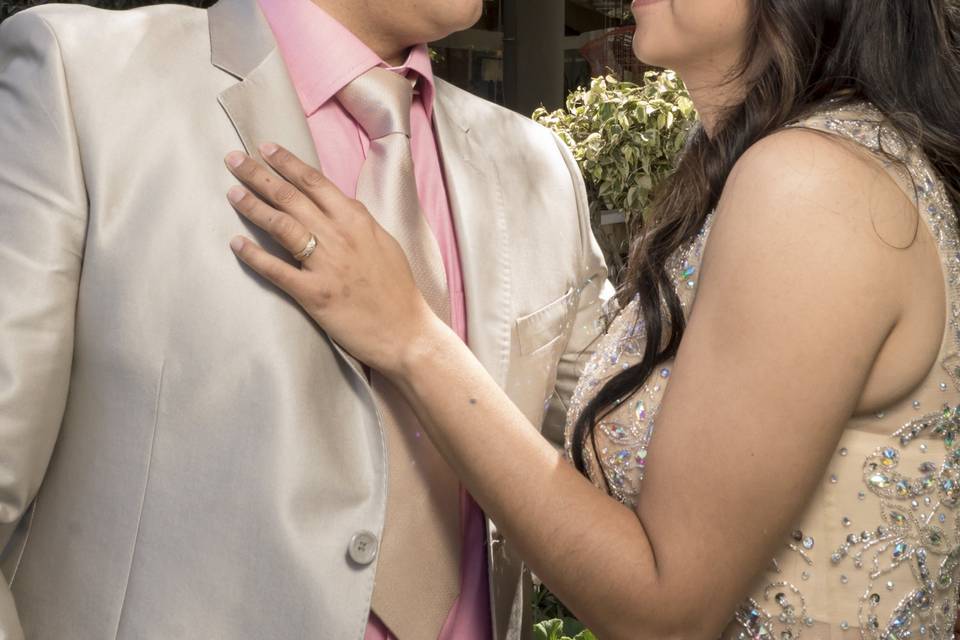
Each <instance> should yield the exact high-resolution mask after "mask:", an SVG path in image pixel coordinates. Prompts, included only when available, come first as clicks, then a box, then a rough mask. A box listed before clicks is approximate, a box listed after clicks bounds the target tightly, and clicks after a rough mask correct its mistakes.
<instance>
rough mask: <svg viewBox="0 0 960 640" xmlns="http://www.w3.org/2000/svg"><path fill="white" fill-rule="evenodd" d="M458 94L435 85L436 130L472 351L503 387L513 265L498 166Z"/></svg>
mask: <svg viewBox="0 0 960 640" xmlns="http://www.w3.org/2000/svg"><path fill="white" fill-rule="evenodd" d="M464 113H465V111H464V105H459V104H457V92H456V90H455V89H453V88H452V87H451V86H450V85H448V84H447V83H446V82H443V81H442V80H437V93H436V99H435V104H434V127H435V129H436V136H437V147H438V148H439V150H440V158H441V163H442V165H443V172H444V178H445V181H446V187H447V197H448V199H449V201H450V209H451V212H452V214H453V218H454V227H455V229H456V232H457V243H458V245H459V249H460V263H461V266H462V270H463V284H464V291H465V292H466V301H467V333H468V341H469V344H470V348H471V350H472V351H473V352H474V354H475V355H476V356H477V358H478V359H479V360H480V362H481V363H482V364H483V365H484V367H485V368H486V369H487V371H488V372H489V373H490V375H491V376H493V378H494V379H495V380H496V381H497V383H498V384H499V385H500V386H501V387H505V386H506V384H507V371H508V367H509V364H510V343H511V322H512V314H511V304H510V281H511V274H510V261H509V259H508V254H507V249H508V247H509V243H510V238H509V233H508V230H507V222H506V217H505V209H504V202H503V190H502V185H501V183H500V178H499V174H498V172H497V167H496V165H495V164H494V163H493V162H492V161H491V160H490V158H489V157H488V156H487V155H486V154H485V153H484V152H483V150H482V149H480V148H478V146H477V139H476V136H475V135H473V134H471V130H470V126H469V124H468V123H467V122H464V121H463V120H462V119H461V118H462V117H463V114H464Z"/></svg>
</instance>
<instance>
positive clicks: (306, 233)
mask: <svg viewBox="0 0 960 640" xmlns="http://www.w3.org/2000/svg"><path fill="white" fill-rule="evenodd" d="M227 198H228V199H229V200H230V203H231V204H232V205H233V207H234V209H236V210H237V211H238V212H239V213H240V214H241V215H243V217H245V218H246V219H247V220H249V221H250V222H252V223H253V224H255V225H257V226H258V227H260V228H261V229H263V230H264V231H266V232H267V233H269V234H270V236H271V237H272V238H273V239H274V240H276V241H277V242H278V243H280V246H282V247H283V248H284V249H286V250H287V251H289V252H290V254H291V255H294V256H296V255H297V254H299V253H300V252H301V251H303V249H304V248H305V247H306V246H307V243H308V242H310V238H311V237H312V235H313V233H312V232H311V231H310V230H309V229H307V227H305V226H304V225H303V224H302V223H301V222H300V221H299V220H297V219H296V218H294V217H293V216H292V215H289V214H287V213H284V212H283V211H278V210H277V209H274V208H273V207H271V206H270V205H268V204H266V203H265V202H263V201H262V200H260V198H258V197H257V196H255V195H254V194H252V193H250V192H249V191H247V190H246V189H244V188H243V187H232V188H231V189H230V191H228V192H227Z"/></svg>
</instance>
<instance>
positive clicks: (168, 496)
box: [0, 0, 609, 640]
mask: <svg viewBox="0 0 960 640" xmlns="http://www.w3.org/2000/svg"><path fill="white" fill-rule="evenodd" d="M447 1H448V0H436V2H438V3H443V2H447ZM318 4H321V3H320V2H319V1H318ZM366 5H369V7H370V8H371V9H377V10H382V11H383V12H386V13H385V15H389V11H395V10H396V7H397V6H399V7H402V8H404V9H405V10H407V11H411V10H412V9H413V7H420V10H421V11H429V6H430V3H429V2H428V3H423V2H417V1H416V0H396V1H390V0H383V1H382V2H379V1H373V0H371V1H369V2H367V3H366ZM437 6H439V5H437ZM379 22H383V23H388V24H389V22H390V21H389V20H380V21H379ZM420 22H423V23H424V24H431V25H433V26H432V28H436V23H435V22H436V21H433V22H431V20H430V19H425V20H421V21H420ZM453 26H464V25H451V27H453ZM398 28H399V27H398ZM357 35H358V37H363V38H371V39H375V38H376V35H377V34H376V33H375V29H373V28H371V31H370V33H363V34H361V33H357ZM381 35H382V34H381ZM406 35H408V36H410V37H411V38H414V40H412V41H411V43H410V44H411V45H412V44H413V43H414V42H415V41H416V34H414V35H411V34H406ZM371 46H372V45H371ZM433 110H434V112H433V129H434V132H435V136H436V145H437V148H438V150H439V152H440V156H441V157H442V170H443V177H444V180H445V184H446V190H447V193H448V194H449V204H450V211H451V214H452V218H453V221H454V223H455V227H456V235H457V239H458V242H459V257H460V262H461V264H462V271H463V282H464V286H465V291H466V321H467V325H468V326H469V344H470V347H471V348H472V350H473V351H474V352H475V353H476V355H477V357H478V358H479V359H480V360H481V361H482V363H483V364H484V365H485V366H486V368H487V369H488V370H489V372H490V373H491V375H493V376H494V377H495V379H496V380H498V381H499V383H500V384H501V385H502V386H503V387H504V388H505V389H506V390H507V392H508V393H509V395H510V397H511V399H512V400H513V401H514V402H515V403H516V404H517V405H518V406H519V407H520V408H521V409H522V410H523V411H524V412H525V414H526V415H527V416H528V417H529V418H530V420H531V421H532V422H533V423H534V424H541V423H542V424H544V433H545V435H546V436H547V437H549V438H551V439H553V440H554V441H557V440H559V438H560V434H561V433H562V426H563V424H562V423H563V420H564V413H565V411H564V405H565V404H566V402H567V399H568V397H569V395H570V394H571V392H572V388H573V386H574V384H575V383H576V380H577V378H578V375H579V367H580V365H582V363H583V361H584V358H585V355H586V353H587V350H588V349H589V347H590V345H591V344H592V342H593V340H594V338H595V337H596V335H597V333H598V331H599V322H598V316H599V313H600V306H601V304H600V303H601V301H602V300H603V299H604V298H606V297H607V296H608V295H609V286H608V285H607V283H606V280H605V269H604V265H603V260H602V258H601V256H600V254H599V251H598V248H597V246H596V243H595V241H594V240H593V237H592V235H591V231H590V225H589V216H588V210H587V209H588V208H587V202H586V198H585V194H584V190H583V185H582V181H581V179H580V176H579V173H578V171H577V168H576V165H575V164H574V162H573V160H572V158H571V156H570V154H569V152H568V151H567V150H566V149H565V148H564V147H563V145H562V144H560V143H559V142H558V141H557V140H556V138H555V137H554V136H553V135H552V134H550V133H549V132H548V131H547V130H545V129H542V128H540V127H538V126H536V125H534V124H533V123H531V122H530V121H528V120H527V119H525V118H522V117H520V116H518V115H515V114H512V113H510V112H507V111H505V110H503V109H500V108H499V107H496V106H495V105H492V104H489V103H486V102H484V101H482V100H480V99H478V98H476V97H473V96H471V95H469V94H467V93H464V92H462V91H460V90H458V89H456V88H454V87H453V86H451V85H449V84H446V83H444V82H442V81H439V80H438V81H436V96H435V103H434V105H433ZM264 141H275V142H277V143H279V144H282V145H284V146H285V147H286V148H288V149H290V150H291V151H293V152H294V153H296V154H297V155H298V156H299V157H301V158H304V159H306V160H307V161H308V162H310V163H311V164H313V165H314V166H320V164H319V162H318V157H317V152H316V148H315V146H314V141H313V140H312V139H311V133H310V130H309V127H308V124H307V122H306V121H305V119H304V111H303V109H302V108H301V105H300V103H299V102H298V99H297V94H296V91H295V90H294V87H293V85H292V83H291V79H290V76H289V74H288V71H287V68H286V66H285V64H284V60H283V58H282V56H281V55H280V53H279V52H278V49H277V45H276V40H275V38H274V35H273V33H272V32H271V30H270V27H269V25H268V24H267V22H266V20H265V18H264V16H263V14H262V13H261V11H260V8H259V6H258V4H257V2H256V0H220V2H219V3H218V4H216V5H215V6H214V7H212V8H211V9H209V10H207V11H202V10H197V9H190V8H185V7H177V6H158V7H151V8H145V9H139V10H135V11H127V12H104V11H98V10H94V9H90V8H87V7H83V6H65V5H50V6H45V7H42V8H39V9H34V10H30V11H26V12H23V13H20V14H18V15H16V16H14V17H13V18H11V19H9V20H7V21H6V22H5V23H4V24H3V25H2V26H0V547H2V549H3V553H2V556H0V560H2V564H0V567H2V571H3V574H4V577H5V578H6V585H5V586H2V587H0V638H3V639H19V638H23V637H26V638H30V639H55V640H62V639H66V638H81V639H101V638H137V639H141V638H147V639H151V638H156V639H158V640H159V639H163V640H168V639H171V638H204V639H206V638H229V639H232V638H278V639H288V638H324V639H326V638H329V639H334V640H339V639H342V638H347V639H359V638H362V637H363V636H364V633H365V630H366V628H367V625H368V617H369V616H370V612H371V607H373V609H374V611H378V607H380V606H381V603H382V606H383V608H384V610H385V611H386V610H389V609H393V610H396V611H400V612H401V615H403V613H404V612H406V613H407V614H408V618H409V619H408V620H398V625H399V626H401V627H404V625H407V626H406V627H405V628H407V629H417V628H419V627H417V626H416V625H417V624H419V623H420V621H421V620H430V621H432V622H431V624H433V625H434V626H431V627H430V628H431V629H435V628H436V623H435V621H436V620H437V619H438V617H437V616H438V613H440V614H442V613H444V612H445V609H444V607H446V606H448V603H446V602H444V603H440V604H437V603H436V602H433V601H432V600H431V597H432V596H431V597H427V596H423V595H422V594H419V593H418V592H417V590H416V589H415V588H410V589H392V590H388V591H386V592H384V591H383V589H382V588H381V589H380V592H379V593H378V590H377V585H378V584H379V585H383V584H410V585H416V584H417V581H418V579H419V578H420V577H419V576H414V575H409V574H410V573H412V570H411V569H409V568H406V567H405V565H404V564H403V561H402V559H400V558H399V557H398V556H397V555H396V554H394V555H393V556H391V555H390V554H387V553H386V552H384V553H378V551H379V550H380V549H381V548H383V549H386V547H387V544H386V541H387V540H389V539H391V538H390V536H391V531H397V530H399V529H401V528H402V526H401V525H402V523H403V522H404V521H422V520H423V519H428V520H429V519H431V518H435V517H436V518H440V517H442V516H443V513H442V511H438V510H436V509H431V508H426V509H425V510H423V511H422V512H417V513H403V512H397V511H396V509H395V508H394V509H393V510H392V511H390V512H389V513H388V509H387V505H388V503H390V504H396V503H394V502H390V498H391V497H392V496H391V492H390V491H391V489H396V488H397V487H395V486H393V487H391V483H390V482H388V479H389V480H391V481H392V479H393V478H394V477H395V473H394V472H393V471H392V469H391V464H393V465H396V464H397V461H396V460H392V459H391V455H390V454H391V453H393V451H394V449H393V448H392V447H391V446H389V445H390V443H389V442H388V440H389V438H387V437H386V436H385V426H384V423H385V420H384V411H383V406H382V405H381V404H380V402H381V400H380V398H379V397H378V394H376V393H375V392H374V391H375V389H374V387H373V386H372V385H371V382H370V379H369V377H368V375H367V374H366V372H365V371H363V370H362V369H361V368H359V367H357V366H356V363H355V362H354V361H353V359H352V358H351V357H350V356H349V354H346V353H343V352H342V350H341V349H340V348H339V347H338V346H337V345H335V344H333V343H331V341H329V340H328V339H327V338H326V336H325V335H324V334H323V333H322V332H320V331H318V330H317V328H316V325H315V324H314V323H313V322H312V321H311V320H310V318H309V317H307V316H306V315H305V314H304V313H303V312H302V311H300V309H299V308H298V306H297V305H296V304H295V303H294V302H293V301H291V300H289V299H287V298H285V297H284V296H283V295H281V294H279V293H278V292H277V291H276V289H275V288H274V287H273V286H271V285H269V284H268V283H266V282H264V281H263V280H261V279H257V278H253V277H251V275H250V273H249V272H246V271H244V270H243V269H242V268H240V266H239V264H238V263H237V261H236V260H235V258H234V257H233V256H232V255H231V254H230V252H229V249H228V248H227V245H226V243H227V241H228V240H229V239H230V238H231V237H233V236H235V235H237V234H241V233H246V234H250V233H251V230H250V229H249V228H248V227H246V226H245V225H244V223H243V222H242V221H241V218H240V217H239V216H238V215H237V214H236V213H235V212H234V211H233V210H232V209H231V207H230V206H229V203H228V202H227V201H226V199H225V198H224V193H226V191H227V190H228V188H229V187H230V186H231V184H233V179H232V177H231V176H230V175H229V173H228V172H227V171H226V170H225V169H224V166H223V163H222V158H223V157H224V155H225V154H226V153H227V152H228V151H230V150H231V149H235V148H237V147H241V146H242V147H243V148H245V149H246V150H247V152H248V153H251V154H253V155H256V154H257V147H256V145H257V144H258V143H260V142H264ZM256 237H258V238H260V239H261V240H263V241H264V242H265V244H266V246H267V247H268V248H269V247H271V245H270V244H269V242H267V241H266V240H265V238H264V236H262V235H260V236H256ZM273 248H274V249H276V247H275V246H273ZM275 252H276V253H278V255H279V254H280V253H281V252H280V251H275ZM433 489H435V490H436V491H437V493H438V494H439V493H441V492H442V491H443V490H444V488H443V487H433ZM396 493H397V492H396V491H395V492H394V495H396ZM428 498H429V496H428ZM428 507H429V505H428ZM385 536H386V537H385ZM400 551H401V552H402V548H401V550H400ZM428 551H429V550H428ZM418 553H422V550H421V551H418ZM438 553H439V551H438ZM486 555H487V560H488V568H489V582H490V609H491V612H490V614H491V616H492V629H493V635H494V637H495V638H497V639H501V638H521V637H523V636H525V635H526V634H527V633H528V631H529V629H530V621H529V619H528V615H527V612H528V608H529V602H528V601H527V600H526V599H525V596H526V595H527V593H526V591H527V590H526V587H527V586H528V584H529V583H528V580H527V579H526V578H525V576H524V572H523V569H522V564H521V562H520V561H519V559H518V558H516V557H515V555H514V554H513V553H512V551H511V549H510V546H509V543H508V542H506V541H504V540H503V539H502V538H501V537H500V536H499V535H498V533H497V530H496V526H495V525H494V524H493V523H491V522H488V523H487V546H486ZM389 558H398V559H397V560H391V561H388V559H389ZM417 560H418V563H419V564H417V565H415V566H417V567H422V571H423V572H425V574H424V575H428V576H429V575H431V573H430V572H431V571H434V570H435V565H439V564H442V563H441V562H440V561H439V560H436V559H434V558H431V557H420V556H418V558H417ZM398 567H405V568H403V571H406V572H407V573H408V575H402V574H401V575H398V571H399V569H398ZM416 633H417V632H409V631H408V632H407V633H406V634H403V633H397V634H396V635H397V636H398V640H423V639H424V638H426V639H428V640H432V637H435V634H433V635H423V636H420V637H414V636H415V635H416ZM404 636H406V637H404Z"/></svg>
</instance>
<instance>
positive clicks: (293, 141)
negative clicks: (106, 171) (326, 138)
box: [207, 0, 367, 384]
mask: <svg viewBox="0 0 960 640" xmlns="http://www.w3.org/2000/svg"><path fill="white" fill-rule="evenodd" d="M207 11H208V14H207V15H208V17H209V23H210V49H211V62H212V63H213V65H214V66H215V67H218V68H220V69H222V70H224V71H226V72H227V73H229V74H231V75H233V76H235V77H236V78H237V79H238V82H237V83H236V84H234V85H232V86H230V87H228V88H227V89H225V90H224V91H223V92H221V93H220V95H219V98H218V99H219V101H220V105H221V106H222V107H223V110H224V111H225V112H226V114H227V117H228V118H230V122H232V123H233V126H234V128H235V129H236V130H237V134H238V135H239V136H240V141H241V142H242V143H243V146H244V149H245V150H246V152H247V153H248V154H249V155H251V156H253V157H255V158H257V159H262V158H260V152H259V151H258V150H257V145H259V144H260V143H262V142H268V141H269V142H276V143H277V144H280V145H283V146H284V147H286V148H287V149H289V150H290V151H292V152H293V153H294V154H296V155H297V156H298V157H299V158H301V159H302V160H303V161H304V162H306V163H308V164H310V165H312V166H314V167H319V166H320V160H319V158H318V157H317V150H316V147H315V146H314V144H313V137H312V135H311V134H310V128H309V127H308V126H307V119H306V116H304V113H303V107H302V106H301V105H300V100H299V98H298V97H297V93H296V90H295V89H294V87H293V83H292V82H291V81H290V75H289V74H288V73H287V68H286V65H285V63H284V61H283V57H282V56H281V54H280V51H279V50H278V49H277V44H276V39H275V38H274V37H273V32H272V31H271V30H270V25H268V24H267V21H266V19H265V18H264V17H263V13H262V12H261V11H260V7H259V5H258V4H257V0H220V1H219V2H217V3H216V4H215V5H213V6H212V7H210V8H209V9H208V10H207ZM331 344H333V346H334V348H335V349H336V350H337V352H338V353H339V354H340V355H341V356H342V357H343V358H344V360H346V362H347V364H349V365H350V367H351V368H352V369H353V370H354V372H355V373H356V374H357V375H358V376H359V377H360V379H361V380H362V381H363V383H364V384H366V381H367V376H366V374H364V373H363V368H362V366H361V365H360V363H359V362H358V361H357V360H356V359H355V358H354V357H353V356H351V355H349V354H348V353H347V352H346V351H344V350H343V349H341V348H340V347H339V345H337V344H336V343H334V342H333V341H332V340H331Z"/></svg>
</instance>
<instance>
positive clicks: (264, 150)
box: [260, 142, 280, 158]
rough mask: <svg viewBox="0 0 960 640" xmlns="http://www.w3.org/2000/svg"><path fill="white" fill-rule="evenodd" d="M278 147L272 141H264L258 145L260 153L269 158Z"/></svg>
mask: <svg viewBox="0 0 960 640" xmlns="http://www.w3.org/2000/svg"><path fill="white" fill-rule="evenodd" d="M279 148H280V147H278V146H277V145H275V144H273V143H272V142H264V143H263V144H261V145H260V154H261V155H262V156H263V157H264V158H269V157H270V156H272V155H273V154H275V153H276V152H277V149H279Z"/></svg>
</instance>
